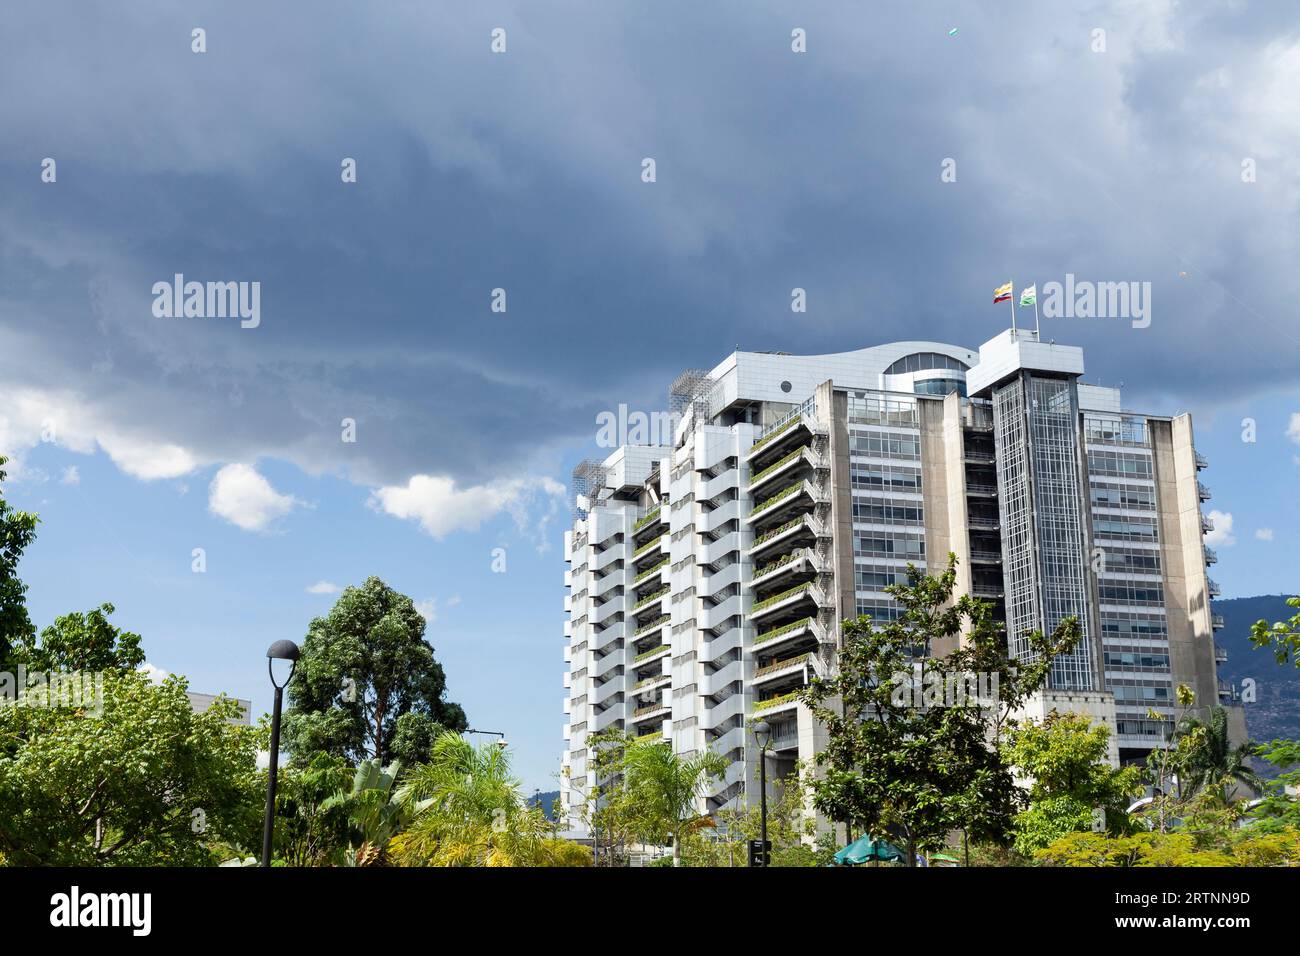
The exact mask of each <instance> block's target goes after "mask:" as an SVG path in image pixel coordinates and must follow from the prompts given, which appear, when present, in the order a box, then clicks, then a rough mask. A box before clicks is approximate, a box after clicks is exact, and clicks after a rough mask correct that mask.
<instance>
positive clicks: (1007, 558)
mask: <svg viewBox="0 0 1300 956" xmlns="http://www.w3.org/2000/svg"><path fill="white" fill-rule="evenodd" d="M1083 370H1084V369H1083V353H1082V351H1081V350H1080V349H1078V348H1074V347H1070V346H1064V345H1056V344H1049V343H1044V342H1040V341H1039V340H1038V337H1037V336H1036V334H1035V333H1031V332H1024V331H1019V332H1017V331H1015V330H1010V331H1007V332H1004V333H1003V334H1001V335H999V336H997V337H996V338H994V339H992V340H990V341H989V342H986V343H985V344H984V345H982V346H981V347H980V348H979V350H978V352H974V351H971V350H970V349H967V348H964V347H961V346H954V345H942V344H938V343H933V342H899V343H892V344H888V345H879V346H875V347H872V348H865V349H860V350H858V351H854V352H844V353H839V354H834V355H817V356H796V355H788V354H785V353H765V352H758V353H756V352H735V353H733V354H732V355H730V356H728V357H727V358H726V359H725V360H724V361H723V362H722V363H721V364H719V365H718V366H717V367H715V368H714V369H712V370H711V371H709V372H701V371H691V372H687V373H684V374H683V375H682V376H680V377H679V378H678V379H677V381H676V382H674V383H673V386H672V387H671V388H670V390H669V410H670V413H671V415H670V416H669V422H670V425H671V427H668V428H663V427H660V428H659V429H657V431H658V432H659V434H658V435H656V436H655V438H656V440H657V441H659V442H660V444H656V445H624V446H621V447H619V448H617V449H616V450H615V451H614V452H613V453H612V454H610V455H609V456H608V457H607V458H606V459H604V460H603V461H588V462H584V463H583V464H582V465H580V466H579V467H578V469H576V470H575V473H574V492H575V511H574V524H573V528H572V530H571V531H568V532H566V535H565V557H566V559H567V561H568V562H569V565H570V567H569V570H568V571H567V572H566V575H565V577H566V585H567V586H568V588H569V594H568V596H567V598H566V601H565V604H566V610H567V611H568V613H569V618H568V620H567V621H566V623H565V635H566V641H567V646H566V654H565V659H566V661H567V662H568V665H569V669H568V671H567V672H566V674H565V687H566V688H567V694H568V698H567V700H566V703H565V711H566V714H567V723H566V725H565V728H564V736H565V740H566V744H565V752H564V757H563V772H564V775H563V780H562V789H561V800H562V805H563V806H564V808H565V809H566V812H567V813H569V814H570V817H571V819H572V820H573V821H574V822H575V823H576V817H577V809H578V806H579V805H580V804H581V802H582V801H583V799H584V796H585V795H586V794H588V793H590V792H591V788H592V786H593V783H594V774H593V770H592V761H591V758H592V754H591V751H590V749H589V747H588V740H589V737H590V736H591V735H592V734H593V733H595V732H597V731H601V730H604V729H606V728H610V727H614V728H618V729H620V730H623V731H625V732H628V733H630V734H632V735H634V736H638V737H653V738H655V739H664V740H668V741H670V742H671V744H672V746H673V748H674V749H675V750H677V751H679V752H682V753H689V752H693V751H699V750H702V749H704V748H709V749H711V750H713V751H714V752H716V753H720V754H722V755H724V756H725V757H726V758H728V759H729V760H730V762H731V765H730V769H729V770H728V772H727V774H726V776H725V778H724V779H723V780H721V781H720V782H719V783H718V784H717V786H716V787H715V788H714V790H713V791H712V792H711V793H710V794H708V795H707V797H706V798H704V800H703V801H702V806H701V809H702V810H716V809H718V808H721V807H723V806H726V805H729V804H734V803H735V802H737V801H744V800H746V799H749V798H750V797H753V795H754V794H756V787H755V785H754V781H755V780H756V774H757V764H756V760H757V757H758V748H757V746H756V744H755V742H754V740H753V738H752V735H750V734H749V733H748V731H747V729H746V722H747V721H748V720H750V719H752V718H754V717H757V716H761V717H763V718H764V720H765V721H766V722H767V723H768V724H769V726H770V727H771V728H772V742H771V744H770V750H769V760H774V761H775V763H774V764H773V765H769V778H776V777H779V776H781V775H782V774H784V773H786V772H789V771H790V770H791V769H793V766H794V763H795V761H796V760H804V761H811V759H812V757H813V755H814V754H815V753H816V752H817V751H818V750H819V749H821V747H822V745H823V743H824V735H823V732H822V730H821V728H820V727H819V726H818V725H817V723H816V721H814V720H813V718H812V715H811V714H810V712H809V711H808V710H807V708H806V707H804V706H803V705H802V704H800V703H799V702H798V701H797V700H796V698H795V692H796V691H797V690H798V689H799V688H800V687H802V686H803V685H805V684H806V683H807V682H808V680H809V679H810V678H811V677H812V676H813V675H817V674H826V673H828V672H830V671H831V670H833V669H834V667H835V666H836V653H837V647H838V642H839V639H840V628H839V623H840V621H842V620H843V619H845V618H853V617H856V616H858V615H862V614H868V615H871V616H872V617H873V618H874V619H876V620H889V619H892V618H893V617H894V616H896V615H897V614H898V608H897V606H896V604H895V602H894V601H893V599H892V598H891V597H890V596H889V595H888V594H887V593H885V590H884V589H885V588H886V587H887V586H889V585H891V584H896V583H905V582H906V579H907V578H906V568H907V566H908V564H909V563H914V564H916V565H918V566H920V567H926V568H928V569H929V570H931V571H938V570H940V569H942V568H943V567H944V566H945V565H946V562H947V556H948V554H949V553H950V552H952V553H954V554H956V556H957V558H958V562H959V563H958V574H957V586H956V593H957V594H959V595H960V594H973V595H975V596H977V597H980V598H983V599H985V600H988V601H991V602H993V604H994V606H995V608H996V614H997V616H998V617H999V618H1000V619H1002V620H1004V621H1005V622H1006V624H1007V638H1008V646H1009V648H1010V650H1011V651H1012V653H1013V654H1015V655H1017V656H1020V657H1022V658H1023V657H1025V656H1027V655H1028V654H1029V653H1031V652H1030V649H1029V646H1028V643H1027V642H1026V641H1025V640H1024V635H1025V634H1026V633H1027V632H1029V631H1033V630H1041V631H1051V630H1052V629H1053V628H1054V627H1055V626H1056V625H1057V624H1059V623H1060V622H1061V621H1062V620H1063V619H1065V618H1067V617H1076V618H1077V619H1078V620H1079V622H1080V624H1081V627H1082V630H1083V640H1082V641H1081V642H1080V644H1079V645H1078V647H1077V648H1076V650H1075V651H1074V652H1072V653H1070V654H1067V655H1063V656H1061V657H1059V658H1058V659H1057V660H1056V662H1055V664H1054V667H1053V669H1052V672H1051V676H1050V681H1049V687H1048V688H1047V689H1046V690H1045V691H1044V692H1043V693H1042V694H1040V695H1038V697H1037V698H1036V699H1035V701H1034V702H1032V704H1031V705H1030V707H1029V708H1027V713H1028V714H1029V715H1038V716H1041V715H1043V714H1045V713H1047V712H1048V711H1050V710H1052V709H1057V710H1074V711H1078V712H1082V713H1087V714H1090V715H1091V716H1092V717H1093V718H1094V719H1096V720H1100V721H1104V722H1105V723H1107V724H1108V725H1109V726H1110V727H1111V729H1112V731H1113V732H1114V733H1113V736H1112V757H1113V758H1114V759H1118V760H1135V759H1140V758H1142V757H1144V756H1145V754H1146V753H1147V752H1148V751H1150V750H1151V749H1152V748H1154V747H1157V746H1160V745H1161V744H1162V743H1163V741H1164V739H1165V735H1166V734H1167V732H1168V730H1169V727H1170V724H1171V721H1172V719H1173V717H1174V716H1175V714H1176V711H1177V705H1176V702H1175V699H1174V689H1175V688H1176V687H1177V686H1178V685H1179V684H1186V685H1187V686H1189V687H1190V688H1192V689H1193V690H1194V691H1195V692H1196V700H1197V702H1198V705H1199V706H1201V707H1202V708H1204V707H1207V706H1209V705H1210V704H1212V703H1214V702H1215V701H1216V700H1217V699H1218V698H1220V697H1223V698H1225V702H1230V700H1229V699H1228V698H1230V697H1231V694H1230V692H1228V691H1227V690H1226V689H1225V690H1223V691H1221V689H1220V686H1219V684H1218V682H1217V679H1216V671H1215V663H1216V653H1215V647H1214V642H1213V628H1214V627H1216V626H1220V622H1219V621H1218V619H1217V618H1216V616H1214V615H1212V613H1211V610H1210V598H1211V597H1212V596H1213V595H1214V594H1216V593H1217V590H1216V586H1215V584H1214V583H1213V582H1212V581H1211V580H1210V579H1209V578H1208V577H1207V574H1206V565H1207V564H1208V563H1212V562H1213V561H1214V560H1215V556H1214V554H1213V552H1211V551H1210V550H1209V549H1208V548H1206V547H1205V546H1204V543H1203V538H1202V535H1203V534H1204V533H1205V532H1206V531H1208V530H1210V528H1211V525H1210V523H1209V521H1208V520H1207V519H1206V518H1204V517H1203V516H1202V514H1201V502H1202V501H1204V500H1205V499H1206V498H1208V492H1207V491H1206V489H1205V487H1204V486H1203V485H1202V484H1201V483H1200V482H1199V480H1198V472H1199V471H1200V469H1202V468H1204V467H1205V465H1206V462H1205V460H1204V459H1203V458H1202V457H1201V456H1200V455H1199V454H1197V452H1196V450H1195V448H1194V445H1193V441H1192V423H1191V418H1190V416H1188V415H1186V414H1183V415H1178V416H1176V417H1165V416H1157V415H1147V414H1139V413H1134V412H1129V411H1124V410H1122V405H1121V398H1120V392H1119V390H1118V389H1116V388H1103V387H1100V386H1093V385H1088V384H1085V383H1083V382H1082V381H1081V380H1080V377H1081V376H1082V374H1083ZM660 424H661V425H662V421H661V422H660ZM936 650H937V651H939V652H942V651H943V650H944V649H943V648H938V649H936ZM1220 659H1221V658H1220ZM1153 712H1154V713H1155V714H1157V715H1159V717H1158V719H1153V718H1152V717H1151V716H1150V715H1151V713H1153ZM1235 720H1236V723H1237V725H1238V726H1239V727H1240V728H1242V729H1243V730H1244V723H1242V722H1241V720H1240V715H1239V712H1237V714H1236V717H1235ZM1243 735H1244V733H1243ZM747 794H748V795H750V796H749V797H747ZM755 798H756V797H755Z"/></svg>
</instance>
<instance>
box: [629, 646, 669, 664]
mask: <svg viewBox="0 0 1300 956" xmlns="http://www.w3.org/2000/svg"><path fill="white" fill-rule="evenodd" d="M666 650H668V645H667V644H660V645H659V646H658V647H652V648H650V650H648V651H642V652H641V653H640V654H638V655H637V656H636V657H634V658H632V663H634V664H635V663H638V662H639V661H643V660H645V659H646V658H647V657H654V656H655V655H656V654H662V653H663V652H664V651H666Z"/></svg>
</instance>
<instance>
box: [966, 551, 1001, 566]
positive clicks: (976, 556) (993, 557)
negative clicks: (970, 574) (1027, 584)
mask: <svg viewBox="0 0 1300 956" xmlns="http://www.w3.org/2000/svg"><path fill="white" fill-rule="evenodd" d="M970 560H971V564H1001V563H1002V552H1001V551H972V552H971V553H970Z"/></svg>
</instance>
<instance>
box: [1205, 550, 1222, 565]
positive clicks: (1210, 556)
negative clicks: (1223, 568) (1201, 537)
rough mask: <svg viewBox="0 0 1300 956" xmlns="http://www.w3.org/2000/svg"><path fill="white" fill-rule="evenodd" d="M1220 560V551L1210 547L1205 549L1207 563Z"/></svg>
mask: <svg viewBox="0 0 1300 956" xmlns="http://www.w3.org/2000/svg"><path fill="white" fill-rule="evenodd" d="M1218 560H1219V554H1218V552H1217V551H1215V550H1214V549H1213V548H1208V547H1207V548H1206V549H1205V563H1206V564H1214V563H1215V562H1216V561H1218Z"/></svg>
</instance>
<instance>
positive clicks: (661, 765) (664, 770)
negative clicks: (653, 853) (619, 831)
mask: <svg viewBox="0 0 1300 956" xmlns="http://www.w3.org/2000/svg"><path fill="white" fill-rule="evenodd" d="M727 766H728V764H727V761H726V760H725V759H724V758H723V757H722V756H720V755H719V754H715V753H712V752H710V751H708V750H706V751H703V752H702V753H697V754H696V755H695V756H693V757H689V758H686V759H683V758H682V757H681V756H680V755H678V754H675V753H673V750H672V748H671V747H670V746H669V745H668V743H667V741H664V742H662V743H661V742H654V743H637V742H635V741H633V742H632V743H630V744H629V745H628V747H627V752H626V754H625V756H624V767H623V772H624V776H625V779H626V783H627V792H628V795H629V797H630V798H631V802H632V805H633V806H634V807H635V809H636V816H637V829H638V830H639V831H640V832H639V833H638V835H639V836H640V837H642V838H643V839H645V840H647V841H650V842H654V843H663V842H665V840H666V839H667V838H671V839H672V842H673V866H680V865H681V859H682V838H683V837H685V836H686V834H687V833H689V832H691V831H692V830H694V829H697V828H698V827H699V826H701V825H702V824H704V823H705V822H706V821H707V820H708V816H707V815H706V814H698V813H696V812H695V803H696V800H697V799H699V797H701V796H702V795H703V794H704V791H705V790H706V789H707V787H708V785H709V782H710V781H711V780H713V779H714V778H716V777H721V776H722V775H723V774H724V773H726V771H727Z"/></svg>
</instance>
